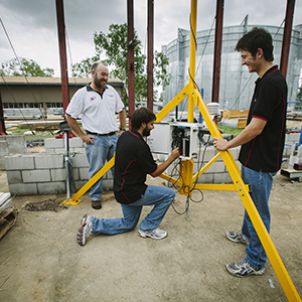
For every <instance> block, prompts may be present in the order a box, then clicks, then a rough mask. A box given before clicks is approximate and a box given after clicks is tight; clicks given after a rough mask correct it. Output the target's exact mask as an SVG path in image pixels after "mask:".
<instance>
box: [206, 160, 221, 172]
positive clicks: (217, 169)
mask: <svg viewBox="0 0 302 302" xmlns="http://www.w3.org/2000/svg"><path fill="white" fill-rule="evenodd" d="M224 171H225V165H224V162H215V163H213V164H212V165H211V166H210V167H209V168H208V170H206V173H222V172H224Z"/></svg>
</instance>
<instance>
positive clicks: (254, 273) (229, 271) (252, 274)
mask: <svg viewBox="0 0 302 302" xmlns="http://www.w3.org/2000/svg"><path fill="white" fill-rule="evenodd" d="M225 269H226V270H227V272H228V273H229V274H230V275H232V276H233V277H237V278H246V277H252V276H255V277H256V276H262V275H264V273H265V270H263V271H258V272H257V271H254V272H253V273H251V274H248V275H245V276H241V275H238V274H236V273H233V272H232V271H231V270H229V267H228V265H227V264H226V265H225Z"/></svg>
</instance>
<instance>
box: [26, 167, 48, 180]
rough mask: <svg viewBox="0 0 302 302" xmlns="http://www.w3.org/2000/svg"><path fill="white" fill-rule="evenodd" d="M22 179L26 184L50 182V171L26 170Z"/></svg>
mask: <svg viewBox="0 0 302 302" xmlns="http://www.w3.org/2000/svg"><path fill="white" fill-rule="evenodd" d="M22 178H23V182H24V183H30V182H46V181H50V171H49V170H48V169H45V170H25V171H22Z"/></svg>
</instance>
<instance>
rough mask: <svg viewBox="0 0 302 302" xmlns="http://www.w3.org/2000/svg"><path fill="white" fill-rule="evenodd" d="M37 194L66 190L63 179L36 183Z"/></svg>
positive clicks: (58, 192)
mask: <svg viewBox="0 0 302 302" xmlns="http://www.w3.org/2000/svg"><path fill="white" fill-rule="evenodd" d="M37 187H38V194H61V193H65V192H66V185H65V182H64V181H61V182H59V181H57V182H43V183H38V184H37Z"/></svg>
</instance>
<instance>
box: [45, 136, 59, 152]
mask: <svg viewBox="0 0 302 302" xmlns="http://www.w3.org/2000/svg"><path fill="white" fill-rule="evenodd" d="M44 147H45V149H46V150H47V149H57V148H64V140H63V139H62V138H46V139H44Z"/></svg>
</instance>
